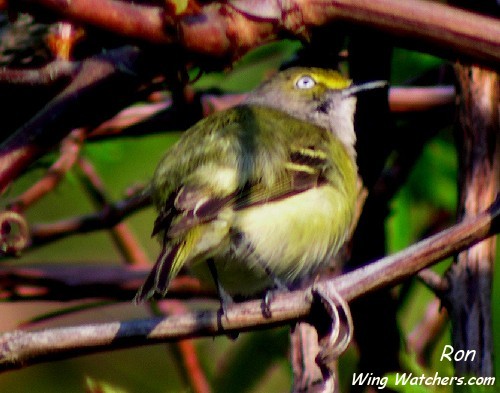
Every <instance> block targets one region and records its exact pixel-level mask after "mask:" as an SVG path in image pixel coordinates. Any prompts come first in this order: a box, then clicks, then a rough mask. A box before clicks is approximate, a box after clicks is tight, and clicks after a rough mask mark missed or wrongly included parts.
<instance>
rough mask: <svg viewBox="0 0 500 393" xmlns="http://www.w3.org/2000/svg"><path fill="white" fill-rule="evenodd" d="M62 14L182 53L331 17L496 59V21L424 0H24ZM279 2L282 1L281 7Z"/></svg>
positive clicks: (257, 39)
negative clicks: (173, 10)
mask: <svg viewBox="0 0 500 393" xmlns="http://www.w3.org/2000/svg"><path fill="white" fill-rule="evenodd" d="M24 2H25V3H34V4H39V5H42V6H44V7H47V8H49V9H51V10H53V11H55V12H57V13H59V14H62V15H63V16H65V17H67V18H70V19H73V20H75V21H79V22H82V23H88V24H92V25H95V26H99V27H101V28H103V29H106V30H109V31H112V32H115V33H118V34H120V35H122V36H126V37H130V38H136V39H137V38H139V39H142V40H146V41H149V42H154V43H162V44H171V43H174V42H175V43H180V44H181V45H182V46H183V47H184V48H186V49H187V50H189V51H192V52H196V53H202V54H208V55H210V56H216V57H226V58H235V57H238V56H240V55H241V54H243V53H245V52H247V51H248V50H249V49H251V48H253V47H255V46H257V45H260V44H262V43H264V42H267V41H270V40H273V39H275V38H276V37H277V33H278V32H280V31H283V30H284V31H288V32H290V33H292V34H294V35H297V36H304V35H307V34H308V32H309V31H310V29H311V28H313V27H315V26H321V25H325V24H327V23H330V22H332V21H335V20H344V21H347V22H350V23H355V24H362V25H367V26H370V27H373V28H376V29H379V30H382V31H384V32H388V33H389V34H391V35H392V36H394V37H397V38H398V39H401V40H405V41H406V43H415V42H418V46H419V48H420V49H422V50H423V51H429V50H437V51H438V53H439V55H441V56H442V55H443V53H446V54H448V55H449V56H453V57H456V56H457V55H460V56H465V57H468V58H472V59H474V60H478V61H483V62H487V63H490V64H498V62H499V61H500V40H499V38H498V37H500V22H499V21H498V19H494V18H489V17H486V16H482V15H479V14H474V13H471V12H467V11H464V10H461V9H458V8H454V7H451V6H448V5H444V4H441V3H438V2H429V1H423V0H414V1H411V2H409V1H399V0H372V1H365V0H336V1H331V0H319V1H318V0H314V1H312V0H295V1H291V2H278V1H274V0H269V1H267V2H265V1H259V2H258V5H257V6H255V3H254V2H253V1H251V0H246V1H245V0H240V1H238V2H234V3H232V5H230V4H231V3H229V4H228V3H219V2H216V3H211V4H208V5H206V6H204V7H203V8H202V11H201V13H200V14H198V15H192V14H190V15H184V16H183V15H166V12H165V11H164V9H163V8H162V7H159V6H158V7H157V6H147V5H137V4H134V3H126V2H124V1H118V0H72V1H66V0H24ZM284 4H286V6H285V5H284Z"/></svg>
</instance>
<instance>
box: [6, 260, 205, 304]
mask: <svg viewBox="0 0 500 393" xmlns="http://www.w3.org/2000/svg"><path fill="white" fill-rule="evenodd" d="M149 270H150V268H149V267H148V268H143V269H137V268H133V269H132V268H130V267H127V266H116V265H109V264H106V263H99V264H89V263H85V264H75V263H74V264H71V265H44V264H37V265H36V266H24V267H3V266H0V288H2V290H1V291H0V299H2V300H9V301H33V300H56V301H69V300H81V299H88V298H100V299H111V300H119V301H131V299H133V297H134V295H135V293H136V292H137V289H138V288H139V286H140V285H142V283H143V282H144V280H145V278H146V276H147V274H148V273H149ZM168 296H169V298H174V299H184V298H187V297H189V298H193V297H205V298H207V297H214V298H215V293H214V292H213V291H211V290H208V289H204V288H202V287H201V286H200V283H199V282H198V280H196V279H195V278H192V277H189V276H180V277H179V278H178V279H176V280H174V281H173V282H172V286H171V287H170V289H169V295H168Z"/></svg>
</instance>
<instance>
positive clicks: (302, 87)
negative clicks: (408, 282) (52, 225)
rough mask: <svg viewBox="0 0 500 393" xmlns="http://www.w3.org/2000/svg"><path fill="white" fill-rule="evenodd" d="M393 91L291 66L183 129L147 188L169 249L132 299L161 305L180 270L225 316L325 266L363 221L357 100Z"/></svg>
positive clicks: (161, 238)
mask: <svg viewBox="0 0 500 393" xmlns="http://www.w3.org/2000/svg"><path fill="white" fill-rule="evenodd" d="M385 85H386V83H385V82H383V81H375V82H368V83H365V84H360V85H355V84H353V83H352V81H351V80H349V79H347V78H346V77H344V76H342V75H341V74H340V73H339V72H338V71H335V70H329V69H321V68H314V67H292V68H289V69H287V70H284V71H281V72H278V73H276V74H275V75H274V76H273V77H271V78H270V79H268V80H267V81H264V82H263V83H262V84H261V85H260V86H258V87H257V88H256V89H255V90H253V91H252V92H250V93H249V94H248V96H247V98H246V99H245V100H244V101H243V102H242V103H241V104H239V105H236V106H234V107H232V108H229V109H226V110H224V111H221V112H218V113H214V114H212V115H210V116H208V117H206V118H204V119H202V120H201V121H199V122H198V123H196V124H195V125H194V126H192V127H191V128H189V129H188V130H187V131H185V132H184V133H183V134H182V136H181V137H180V139H179V140H178V141H177V142H176V143H175V144H174V145H173V146H172V147H171V148H170V149H169V150H168V151H167V153H166V155H165V156H164V158H163V159H162V160H161V161H160V163H159V164H158V166H157V168H156V171H155V173H154V176H153V179H152V181H151V190H152V196H153V202H154V205H155V206H156V209H157V211H158V217H157V219H156V221H155V223H154V228H153V234H152V236H156V237H157V238H158V240H159V242H160V244H161V247H162V249H161V252H160V253H159V256H158V258H157V261H156V263H155V265H154V267H153V268H152V270H151V272H150V273H149V275H148V277H147V279H146V280H145V282H144V284H143V285H142V287H141V288H140V289H139V290H138V292H137V295H136V297H135V301H136V302H142V301H144V300H146V299H149V298H152V297H164V296H165V295H166V294H167V291H168V288H169V285H170V283H171V282H172V280H173V279H174V278H175V277H176V276H177V275H178V273H179V272H180V270H181V269H182V268H188V269H189V270H190V271H191V272H192V273H193V274H194V275H195V276H197V277H198V278H200V280H201V281H202V282H205V283H213V285H214V286H215V289H216V290H217V292H218V294H219V298H220V301H221V305H222V309H224V308H225V307H226V305H227V304H228V303H230V302H231V299H232V298H233V297H234V296H241V297H244V298H248V297H252V296H255V295H257V294H262V293H265V292H266V291H268V290H270V289H273V288H276V287H277V288H280V289H292V288H295V287H296V286H297V285H300V283H301V282H303V281H304V280H306V279H307V278H310V277H312V276H313V275H314V274H316V273H317V272H318V271H319V270H320V269H321V268H323V267H325V266H327V265H328V264H329V263H330V261H331V259H332V257H333V256H334V255H335V254H336V253H337V252H338V251H339V249H340V247H341V246H342V245H343V243H344V242H345V241H346V239H347V237H348V234H349V232H350V229H351V226H352V224H353V220H354V216H355V207H356V200H357V194H358V190H357V177H358V174H357V165H356V151H355V142H356V134H355V130H354V120H353V118H354V113H355V107H356V94H357V93H358V92H360V91H363V90H369V89H374V88H379V87H383V86H385Z"/></svg>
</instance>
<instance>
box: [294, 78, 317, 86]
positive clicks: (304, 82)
mask: <svg viewBox="0 0 500 393" xmlns="http://www.w3.org/2000/svg"><path fill="white" fill-rule="evenodd" d="M315 84H316V81H315V80H314V79H313V78H312V76H310V75H304V76H301V77H300V78H299V79H298V80H297V82H295V86H296V87H297V88H298V89H311V88H312V87H313V86H314V85H315Z"/></svg>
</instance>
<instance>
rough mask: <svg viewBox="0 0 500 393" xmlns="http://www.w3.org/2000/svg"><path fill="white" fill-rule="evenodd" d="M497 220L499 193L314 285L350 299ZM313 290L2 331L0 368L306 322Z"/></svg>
mask: <svg viewBox="0 0 500 393" xmlns="http://www.w3.org/2000/svg"><path fill="white" fill-rule="evenodd" d="M499 220H500V197H499V198H497V200H496V202H495V204H494V205H493V206H492V207H491V208H490V209H489V210H488V211H487V212H485V213H482V214H479V215H478V216H476V217H475V218H469V219H467V220H465V221H463V222H461V223H460V224H457V225H455V226H453V227H451V228H449V229H447V230H445V231H442V232H441V233H439V234H437V235H434V236H432V237H430V238H428V239H426V240H423V241H421V242H419V243H417V244H415V245H413V246H411V247H408V248H407V249H405V250H403V251H401V252H399V253H397V254H394V255H392V256H388V257H386V258H383V259H381V260H379V261H377V262H374V263H372V264H369V265H366V266H364V267H362V268H359V269H356V270H354V271H352V272H350V273H347V274H344V275H343V276H340V277H338V278H335V279H332V280H323V281H319V282H317V283H316V284H314V285H315V286H316V287H318V286H320V287H323V289H324V290H325V291H328V287H329V286H334V287H335V290H336V291H337V292H338V293H339V294H340V295H341V296H342V297H343V298H344V299H346V300H348V301H351V300H353V299H355V298H357V297H360V296H363V295H366V294H367V293H369V292H372V291H375V290H377V289H380V288H383V287H386V286H388V285H394V284H397V283H399V282H401V281H402V280H404V279H405V278H408V277H409V276H411V275H413V274H415V273H416V272H418V271H419V270H421V269H423V268H425V267H427V266H429V265H431V264H432V263H434V262H437V261H438V260H441V259H443V258H445V257H448V256H450V255H452V254H454V253H456V252H458V251H460V250H463V249H465V248H467V247H470V246H471V245H473V244H475V243H477V242H478V241H480V240H482V239H484V238H486V237H488V236H490V235H492V230H493V229H499V227H500V225H499V224H498V221H499ZM311 290H312V287H311V286H310V287H307V288H305V289H303V290H296V291H292V292H287V293H283V292H278V293H276V294H275V295H274V296H273V301H272V302H271V304H270V306H269V311H270V314H269V315H270V317H265V316H263V313H262V301H261V300H251V301H247V302H244V303H237V304H233V305H231V306H229V307H228V309H227V313H226V315H224V316H222V317H221V316H220V314H219V312H217V311H199V312H189V313H185V314H183V315H176V316H172V317H167V318H152V319H145V320H133V321H125V322H110V323H101V324H90V325H82V326H74V327H64V328H56V329H47V330H43V331H38V332H23V331H13V332H9V333H5V334H3V335H2V336H0V368H1V369H2V370H8V369H14V368H20V367H23V366H27V365H30V364H36V363H40V362H42V361H48V360H53V359H55V358H57V359H62V358H69V357H73V356H78V355H82V354H88V353H95V352H99V351H104V350H111V349H118V348H130V347H133V346H137V345H147V344H155V343H160V342H166V341H175V340H180V339H185V338H192V337H202V336H214V335H222V334H228V333H235V332H242V331H248V330H252V329H257V328H265V327H271V326H276V325H282V324H287V323H290V322H295V321H298V320H304V319H306V318H307V317H308V314H309V311H310V307H311V301H312V300H311V296H310V294H311Z"/></svg>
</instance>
